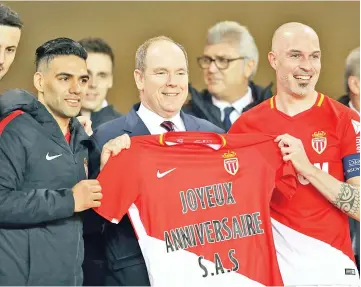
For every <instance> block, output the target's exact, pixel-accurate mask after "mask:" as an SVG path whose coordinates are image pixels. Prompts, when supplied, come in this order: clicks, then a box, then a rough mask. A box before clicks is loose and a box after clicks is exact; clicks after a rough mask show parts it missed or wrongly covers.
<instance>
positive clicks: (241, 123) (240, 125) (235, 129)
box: [228, 115, 249, 134]
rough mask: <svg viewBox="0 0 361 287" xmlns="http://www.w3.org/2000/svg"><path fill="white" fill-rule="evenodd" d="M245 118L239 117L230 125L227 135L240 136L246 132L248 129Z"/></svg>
mask: <svg viewBox="0 0 361 287" xmlns="http://www.w3.org/2000/svg"><path fill="white" fill-rule="evenodd" d="M246 127H247V125H246V120H245V116H244V115H241V116H240V117H239V118H238V119H237V120H236V121H235V122H234V123H233V124H232V125H231V128H230V129H229V131H228V134H241V133H245V132H248V131H249V129H247V128H246Z"/></svg>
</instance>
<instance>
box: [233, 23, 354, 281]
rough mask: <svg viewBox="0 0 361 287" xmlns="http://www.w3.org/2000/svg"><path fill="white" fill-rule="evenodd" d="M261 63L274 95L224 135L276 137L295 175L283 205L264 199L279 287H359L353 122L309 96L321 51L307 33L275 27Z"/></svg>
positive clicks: (346, 112) (344, 111) (345, 111)
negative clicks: (353, 226) (352, 224)
mask: <svg viewBox="0 0 361 287" xmlns="http://www.w3.org/2000/svg"><path fill="white" fill-rule="evenodd" d="M268 60H269V62H270V64H271V66H272V68H273V69H274V70H275V71H276V79H277V83H276V84H277V94H276V95H275V96H274V97H272V98H271V99H269V100H267V101H265V102H263V103H262V104H260V105H259V106H257V107H255V108H253V109H252V110H251V111H249V112H247V113H245V114H243V115H242V116H241V117H240V118H239V119H238V120H237V121H236V122H235V124H234V125H233V126H232V128H231V129H230V133H246V132H250V133H251V132H252V133H254V132H261V133H268V134H275V135H280V136H278V137H277V138H276V139H275V141H276V142H278V144H279V147H280V149H281V153H282V155H283V159H284V161H291V162H292V163H293V165H294V167H295V169H296V170H297V172H298V180H299V186H298V190H297V192H296V195H295V196H294V197H293V198H292V199H291V200H287V199H286V198H284V197H283V196H282V195H281V194H280V193H279V192H277V190H276V191H275V192H274V194H273V197H272V200H271V216H272V219H273V222H272V224H273V234H274V240H275V245H276V249H277V255H278V262H279V266H280V270H281V274H282V277H283V281H284V284H285V285H337V284H340V285H358V284H359V277H358V272H357V268H356V264H355V261H354V256H353V251H352V246H351V240H350V233H349V224H348V217H349V216H350V217H352V218H354V219H356V220H358V221H359V220H360V209H359V206H360V193H359V181H360V154H359V152H360V123H359V121H360V119H359V116H358V114H357V113H356V112H354V111H352V110H351V109H349V108H347V107H345V106H343V105H342V104H340V103H338V102H337V101H335V100H333V99H331V98H329V97H327V96H326V95H324V94H322V93H320V92H317V91H316V90H315V86H316V83H317V80H318V78H319V74H320V70H321V49H320V43H319V39H318V36H317V33H316V32H315V31H314V30H313V29H312V28H311V27H309V26H306V25H304V24H301V23H287V24H284V25H282V26H281V27H279V28H278V29H277V30H276V32H275V33H274V36H273V39H272V51H271V52H269V54H268ZM265 123H267V124H265Z"/></svg>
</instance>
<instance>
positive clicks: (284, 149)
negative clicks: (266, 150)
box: [281, 147, 293, 155]
mask: <svg viewBox="0 0 361 287" xmlns="http://www.w3.org/2000/svg"><path fill="white" fill-rule="evenodd" d="M292 152H293V149H292V148H291V147H281V153H282V155H286V154H290V153H292Z"/></svg>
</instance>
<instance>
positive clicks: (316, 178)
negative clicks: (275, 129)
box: [275, 134, 360, 221]
mask: <svg viewBox="0 0 361 287" xmlns="http://www.w3.org/2000/svg"><path fill="white" fill-rule="evenodd" d="M275 142H277V143H278V147H279V148H280V149H281V153H282V156H283V160H284V161H291V162H292V164H293V166H294V167H295V169H296V171H297V172H298V173H299V174H301V175H302V176H304V177H305V178H306V179H307V180H308V181H309V182H310V183H311V184H312V185H313V186H314V187H315V188H316V189H317V190H319V191H320V192H321V193H322V194H323V196H324V197H326V198H327V200H329V201H330V202H331V203H333V204H334V205H335V206H336V207H337V208H338V209H340V210H342V211H343V212H344V213H346V214H347V215H349V216H351V217H352V218H354V219H356V220H358V221H360V175H358V176H354V177H351V178H349V179H348V180H346V182H342V181H339V180H337V179H336V178H334V177H333V176H331V175H330V174H328V173H326V172H324V171H322V170H321V169H319V168H317V167H315V166H314V165H313V164H312V163H311V162H310V161H309V159H308V157H307V155H306V151H305V149H304V147H303V144H302V141H301V140H299V139H297V138H295V137H293V136H291V135H289V134H283V135H280V136H278V137H277V138H276V139H275Z"/></svg>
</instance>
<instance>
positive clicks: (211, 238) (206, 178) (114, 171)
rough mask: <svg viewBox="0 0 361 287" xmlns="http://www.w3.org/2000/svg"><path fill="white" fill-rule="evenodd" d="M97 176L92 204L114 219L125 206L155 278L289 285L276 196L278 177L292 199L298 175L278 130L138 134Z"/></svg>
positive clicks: (179, 282) (165, 282) (164, 282)
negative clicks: (275, 218)
mask: <svg viewBox="0 0 361 287" xmlns="http://www.w3.org/2000/svg"><path fill="white" fill-rule="evenodd" d="M98 180H99V182H100V184H101V186H102V193H103V199H102V204H101V207H99V208H96V209H95V211H96V212H97V213H99V214H100V215H101V216H103V217H104V218H106V219H108V220H109V221H111V222H113V223H117V222H119V220H120V219H121V218H122V217H123V215H124V214H125V213H126V212H128V215H129V217H130V219H131V222H132V224H133V227H134V230H135V231H136V234H137V236H138V239H139V245H140V247H141V250H142V253H143V256H144V259H145V261H146V265H147V269H148V274H149V278H150V282H151V284H152V286H167V287H168V286H190V285H191V286H264V285H267V286H280V285H283V283H282V279H281V274H280V271H279V267H278V263H277V256H276V251H275V248H274V243H273V237H272V226H271V219H270V208H269V204H270V200H271V196H272V192H273V190H274V187H275V186H277V188H278V189H279V190H280V191H285V194H284V195H283V196H285V198H287V199H288V198H291V197H292V196H293V194H294V191H295V189H296V182H297V178H296V174H295V170H294V168H293V166H292V165H291V164H284V163H283V162H282V157H281V155H280V152H279V149H278V147H277V144H276V143H274V137H272V136H265V135H254V136H252V135H246V136H239V135H236V136H234V135H224V136H223V135H217V134H214V133H198V132H169V133H166V134H163V135H157V136H141V137H132V146H131V148H130V149H129V150H124V151H122V152H121V153H120V154H119V155H118V156H116V157H114V158H111V159H110V160H109V162H108V163H107V164H106V166H105V167H104V169H103V170H102V172H101V173H100V174H99V177H98ZM128 209H129V210H128Z"/></svg>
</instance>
